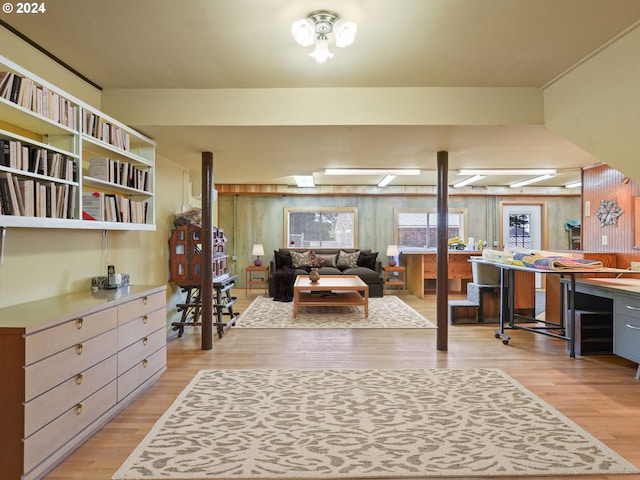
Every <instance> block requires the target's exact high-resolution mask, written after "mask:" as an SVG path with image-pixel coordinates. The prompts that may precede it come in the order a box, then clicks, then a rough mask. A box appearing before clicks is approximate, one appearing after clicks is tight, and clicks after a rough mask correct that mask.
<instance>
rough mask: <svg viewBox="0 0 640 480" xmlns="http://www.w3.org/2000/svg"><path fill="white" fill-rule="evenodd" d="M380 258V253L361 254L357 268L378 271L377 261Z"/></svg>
mask: <svg viewBox="0 0 640 480" xmlns="http://www.w3.org/2000/svg"><path fill="white" fill-rule="evenodd" d="M377 258H378V252H373V253H365V252H360V256H359V257H358V262H357V266H358V267H365V268H370V269H371V270H375V269H376V260H377Z"/></svg>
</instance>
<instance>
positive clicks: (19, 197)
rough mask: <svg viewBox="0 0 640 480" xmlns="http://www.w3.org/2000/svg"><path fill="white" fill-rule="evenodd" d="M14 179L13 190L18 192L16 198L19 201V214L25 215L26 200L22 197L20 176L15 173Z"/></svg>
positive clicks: (12, 177)
mask: <svg viewBox="0 0 640 480" xmlns="http://www.w3.org/2000/svg"><path fill="white" fill-rule="evenodd" d="M11 179H12V181H13V191H14V192H15V193H16V199H17V201H18V212H19V215H21V216H24V215H25V213H24V200H23V198H22V191H21V190H20V183H19V182H18V177H16V176H15V175H12V176H11Z"/></svg>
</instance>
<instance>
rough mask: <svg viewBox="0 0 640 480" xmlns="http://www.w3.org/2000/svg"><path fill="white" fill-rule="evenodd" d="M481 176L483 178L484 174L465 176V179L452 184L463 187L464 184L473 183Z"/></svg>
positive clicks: (454, 186)
mask: <svg viewBox="0 0 640 480" xmlns="http://www.w3.org/2000/svg"><path fill="white" fill-rule="evenodd" d="M483 178H485V175H474V176H473V177H469V178H466V179H464V180H462V181H461V182H458V183H454V184H453V188H460V187H465V186H467V185H469V184H471V183H475V182H477V181H478V180H481V179H483Z"/></svg>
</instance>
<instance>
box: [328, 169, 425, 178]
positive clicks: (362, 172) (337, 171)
mask: <svg viewBox="0 0 640 480" xmlns="http://www.w3.org/2000/svg"><path fill="white" fill-rule="evenodd" d="M421 173H422V170H419V169H416V168H325V169H324V174H325V175H396V176H397V175H420V174H421Z"/></svg>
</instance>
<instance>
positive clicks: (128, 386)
mask: <svg viewBox="0 0 640 480" xmlns="http://www.w3.org/2000/svg"><path fill="white" fill-rule="evenodd" d="M166 365H167V348H166V347H162V348H161V349H160V350H156V351H155V352H154V353H153V354H151V355H150V356H149V357H147V358H144V359H143V360H141V361H139V362H138V363H136V364H135V365H134V366H133V368H131V369H129V370H128V371H127V372H125V373H124V374H122V375H120V376H119V377H118V401H119V402H120V401H122V400H123V399H124V398H125V397H127V396H128V395H129V394H131V392H133V391H134V390H136V389H137V388H138V387H140V385H142V384H143V383H144V382H146V381H147V380H148V379H150V378H151V377H152V376H153V375H155V374H156V373H158V372H161V371H164V370H165V369H166Z"/></svg>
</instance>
